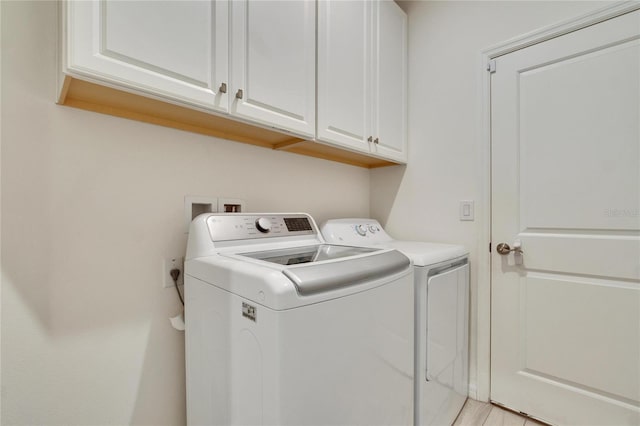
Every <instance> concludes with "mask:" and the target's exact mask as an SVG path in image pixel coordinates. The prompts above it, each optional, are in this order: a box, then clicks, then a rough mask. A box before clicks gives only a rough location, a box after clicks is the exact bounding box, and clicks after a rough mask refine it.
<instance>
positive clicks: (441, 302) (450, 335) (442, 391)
mask: <svg viewBox="0 0 640 426" xmlns="http://www.w3.org/2000/svg"><path fill="white" fill-rule="evenodd" d="M468 295H469V264H468V263H465V264H464V265H462V266H457V267H453V268H449V269H445V270H441V272H440V273H436V274H435V275H431V276H429V277H428V279H427V292H426V295H425V296H426V306H427V309H426V311H427V312H426V316H425V317H423V318H424V319H425V320H426V338H425V339H424V341H423V342H424V344H425V346H426V348H424V350H425V352H426V356H425V358H423V360H424V363H425V364H423V365H424V367H425V368H424V369H423V370H422V371H423V372H424V374H425V376H423V378H422V381H421V382H422V383H421V385H420V386H422V387H423V389H422V392H420V394H421V400H420V401H418V402H417V405H418V406H419V407H418V410H420V414H419V417H420V418H421V420H420V421H421V423H420V424H427V425H431V424H445V423H446V424H451V423H452V422H453V421H454V420H455V418H456V416H457V415H458V413H459V411H460V409H461V408H462V405H463V404H464V401H465V400H466V398H467V393H468V383H469V372H468V363H469V361H468V359H469V343H468V342H469V326H468V322H469V313H468V312H469V296H468Z"/></svg>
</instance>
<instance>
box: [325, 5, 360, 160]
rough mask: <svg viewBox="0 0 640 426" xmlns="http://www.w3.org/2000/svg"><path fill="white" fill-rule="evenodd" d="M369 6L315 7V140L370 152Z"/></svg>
mask: <svg viewBox="0 0 640 426" xmlns="http://www.w3.org/2000/svg"><path fill="white" fill-rule="evenodd" d="M370 32H371V3H370V2H365V1H320V2H318V135H317V137H318V139H319V140H321V141H325V142H332V143H336V144H339V145H343V146H348V147H351V148H354V149H357V150H359V151H365V152H368V151H369V146H368V142H367V138H368V137H369V136H371V134H370V129H371V125H370V115H371V114H370V110H368V108H370V102H371V100H370V95H369V93H370V86H369V76H370V49H371V47H370V39H371V33H370Z"/></svg>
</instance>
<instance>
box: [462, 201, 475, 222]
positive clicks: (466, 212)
mask: <svg viewBox="0 0 640 426" xmlns="http://www.w3.org/2000/svg"><path fill="white" fill-rule="evenodd" d="M473 210H474V209H473V200H462V201H460V220H473V217H474V212H473Z"/></svg>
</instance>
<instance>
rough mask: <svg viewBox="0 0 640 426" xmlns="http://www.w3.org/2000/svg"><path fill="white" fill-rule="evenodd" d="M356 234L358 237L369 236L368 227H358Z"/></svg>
mask: <svg viewBox="0 0 640 426" xmlns="http://www.w3.org/2000/svg"><path fill="white" fill-rule="evenodd" d="M356 232H357V233H358V235H361V236H363V237H364V236H365V235H367V227H366V226H364V225H356Z"/></svg>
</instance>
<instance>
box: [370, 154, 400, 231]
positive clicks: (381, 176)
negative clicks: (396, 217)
mask: <svg viewBox="0 0 640 426" xmlns="http://www.w3.org/2000/svg"><path fill="white" fill-rule="evenodd" d="M406 171H407V166H406V165H398V166H391V167H381V168H378V169H373V170H371V177H370V188H371V189H370V193H371V197H370V200H369V211H370V216H371V217H372V218H374V219H377V220H378V222H380V224H382V226H386V223H387V220H388V219H389V216H391V212H392V211H393V207H394V205H395V200H396V197H397V196H398V192H399V189H400V185H401V184H402V180H403V179H404V175H405V172H406Z"/></svg>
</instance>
